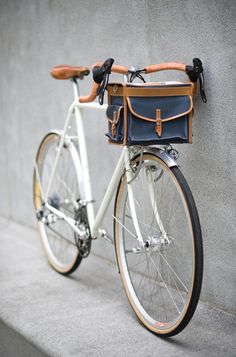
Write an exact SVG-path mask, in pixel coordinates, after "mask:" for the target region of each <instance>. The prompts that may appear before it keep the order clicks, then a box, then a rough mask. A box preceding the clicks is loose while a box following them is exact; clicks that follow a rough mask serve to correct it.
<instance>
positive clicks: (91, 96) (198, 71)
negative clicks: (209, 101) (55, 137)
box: [79, 58, 206, 104]
mask: <svg viewBox="0 0 236 357" xmlns="http://www.w3.org/2000/svg"><path fill="white" fill-rule="evenodd" d="M113 62H114V60H113V59H111V58H110V59H108V60H107V61H105V62H104V63H102V62H97V63H95V64H94V65H93V66H92V69H93V73H94V81H93V84H92V88H91V90H90V92H89V93H88V95H86V96H81V97H79V102H80V103H88V102H92V101H93V100H95V99H96V97H97V96H98V94H99V91H100V90H101V82H102V81H103V74H106V75H108V76H107V78H106V81H105V82H106V83H105V84H104V82H103V90H105V87H106V84H107V82H108V77H109V74H110V73H111V72H113V73H120V74H124V75H125V74H130V73H134V71H132V70H129V69H128V67H125V66H118V65H114V64H113ZM104 66H105V67H104ZM106 66H108V67H106ZM99 70H100V73H99V74H97V77H95V72H96V71H99ZM166 70H176V71H182V72H185V73H186V74H187V75H188V77H189V79H190V81H192V82H197V80H198V79H199V81H200V90H201V97H202V100H203V101H204V102H206V96H205V92H204V77H203V67H202V62H201V61H200V60H199V59H198V58H194V59H193V66H192V65H185V64H183V63H176V62H166V63H160V64H153V65H150V66H147V67H145V68H143V69H141V70H139V71H137V72H139V73H146V74H149V73H154V72H160V71H166ZM100 104H101V103H100Z"/></svg>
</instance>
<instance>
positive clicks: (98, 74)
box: [93, 58, 114, 105]
mask: <svg viewBox="0 0 236 357" xmlns="http://www.w3.org/2000/svg"><path fill="white" fill-rule="evenodd" d="M113 63H114V59H113V58H108V59H107V60H106V61H105V62H104V63H103V65H102V66H101V67H94V68H93V80H94V82H96V83H98V84H100V86H99V88H98V92H97V94H98V102H99V104H100V105H102V104H103V99H104V94H105V90H106V87H107V84H108V81H109V75H110V74H111V67H112V65H113Z"/></svg>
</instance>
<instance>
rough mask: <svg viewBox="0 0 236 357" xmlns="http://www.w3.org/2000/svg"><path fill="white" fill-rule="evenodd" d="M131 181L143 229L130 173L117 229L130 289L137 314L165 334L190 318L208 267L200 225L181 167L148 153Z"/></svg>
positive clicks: (120, 191)
mask: <svg viewBox="0 0 236 357" xmlns="http://www.w3.org/2000/svg"><path fill="white" fill-rule="evenodd" d="M140 160H141V159H140V156H138V157H136V158H135V159H134V160H133V162H132V165H131V166H132V168H133V171H136V172H137V169H138V170H139V169H140V172H139V174H138V176H137V177H136V178H135V179H134V180H133V181H132V183H130V184H131V185H132V188H133V193H134V203H135V209H136V215H137V220H138V225H139V229H140V232H141V235H142V239H143V241H144V244H143V245H141V244H139V242H138V240H137V234H136V230H135V226H134V223H133V218H132V213H131V209H130V204H129V198H128V193H127V182H126V177H125V175H124V176H123V177H122V179H121V181H120V185H119V188H118V191H117V196H116V202H115V213H114V216H115V219H114V235H115V245H116V254H117V261H118V266H119V270H120V276H121V279H122V283H123V286H124V288H125V292H126V294H127V297H128V299H129V302H130V304H131V306H132V308H133V309H134V311H135V313H136V315H137V316H138V318H139V319H140V320H141V321H142V323H143V324H144V325H145V326H146V327H147V328H148V329H149V330H151V331H152V332H154V333H156V334H158V335H161V336H173V335H176V334H177V333H179V332H180V331H181V330H182V329H183V328H184V327H185V326H186V325H187V324H188V322H189V321H190V319H191V317H192V315H193V313H194V311H195V309H196V306H197V303H198V299H199V295H200V291H201V283H202V272H203V249H202V236H201V227H200V223H199V218H198V213H197V209H196V206H195V203H194V200H193V196H192V194H191V191H190V189H189V187H188V185H187V182H186V180H185V179H184V177H183V175H182V174H181V172H180V170H179V168H178V167H172V168H169V167H168V166H167V165H166V164H165V163H164V162H163V161H162V160H161V159H160V158H159V157H157V156H155V155H153V154H147V153H146V154H144V155H143V158H142V164H141V166H139V165H140V162H139V161H140Z"/></svg>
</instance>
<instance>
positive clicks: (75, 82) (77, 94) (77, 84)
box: [71, 77, 79, 100]
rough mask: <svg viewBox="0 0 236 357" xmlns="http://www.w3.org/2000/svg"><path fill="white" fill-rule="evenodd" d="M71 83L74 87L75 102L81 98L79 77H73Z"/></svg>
mask: <svg viewBox="0 0 236 357" xmlns="http://www.w3.org/2000/svg"><path fill="white" fill-rule="evenodd" d="M71 81H72V85H73V93H74V100H77V99H78V97H79V83H78V82H77V77H72V78H71Z"/></svg>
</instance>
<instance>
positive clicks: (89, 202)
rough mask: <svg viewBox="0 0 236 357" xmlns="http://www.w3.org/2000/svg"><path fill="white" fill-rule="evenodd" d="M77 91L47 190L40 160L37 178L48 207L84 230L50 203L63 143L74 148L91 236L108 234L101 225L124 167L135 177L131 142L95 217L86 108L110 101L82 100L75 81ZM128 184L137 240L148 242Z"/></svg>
mask: <svg viewBox="0 0 236 357" xmlns="http://www.w3.org/2000/svg"><path fill="white" fill-rule="evenodd" d="M73 91H74V102H73V103H72V104H71V106H70V108H69V111H68V114H67V117H66V122H65V125H64V128H63V131H62V132H60V135H61V139H60V143H59V146H58V150H57V154H56V157H55V161H54V164H53V167H52V172H51V175H50V179H49V184H48V187H47V190H46V192H43V190H42V186H41V182H40V177H39V172H38V167H37V165H36V164H35V170H36V175H37V180H38V182H39V187H40V191H41V196H42V199H43V201H44V204H45V207H46V208H47V209H48V210H49V211H51V212H52V213H53V214H54V215H56V216H57V217H58V218H60V219H64V220H65V221H66V222H67V223H68V224H69V225H70V226H71V227H72V229H73V230H74V231H75V232H76V233H78V234H80V233H81V232H80V229H79V228H78V227H77V226H76V224H75V221H74V220H73V219H72V218H70V217H68V216H66V215H65V214H64V213H63V212H61V211H59V210H58V209H57V208H55V207H53V206H52V205H50V204H49V203H48V196H49V192H50V189H51V186H52V184H53V180H54V177H55V173H56V169H57V165H58V160H59V158H60V154H61V150H62V148H63V146H64V145H66V147H67V148H68V149H69V150H70V152H71V154H72V156H73V159H74V162H75V163H76V170H77V177H78V180H79V182H78V184H79V187H80V190H81V194H82V196H83V199H82V201H83V202H84V204H85V205H86V208H87V215H88V221H89V226H90V232H91V237H92V238H98V237H101V236H102V235H104V230H103V229H102V228H101V225H102V222H103V219H104V216H105V214H106V212H107V209H108V207H109V204H110V202H111V199H112V197H113V195H114V193H115V190H116V189H117V185H118V183H119V180H120V177H121V175H122V174H123V172H124V169H125V171H126V178H127V182H129V181H131V179H132V172H131V168H130V152H129V148H128V147H127V146H124V148H123V151H122V153H121V156H120V158H119V160H118V162H117V165H116V168H115V170H114V173H113V175H112V178H111V180H110V183H109V185H108V187H107V190H106V193H105V196H104V198H103V200H102V203H101V205H100V208H99V210H98V212H97V215H96V217H95V214H94V200H93V196H92V190H91V181H90V174H89V165H88V156H87V149H86V142H85V135H84V127H83V109H85V108H89V109H96V110H103V111H105V110H106V109H107V104H103V105H100V104H98V103H79V102H78V88H77V84H76V83H74V82H73ZM73 115H74V116H75V120H76V127H77V136H73V137H71V136H69V135H67V130H68V127H69V124H70V121H71V119H72V117H73ZM72 140H77V142H78V147H79V155H78V152H77V150H76V149H75V147H74V145H73V144H72ZM127 186H128V196H129V203H130V210H131V214H132V218H133V222H134V226H135V229H136V234H137V240H138V241H139V243H140V244H144V243H143V239H142V235H141V232H140V229H139V225H138V220H137V215H136V210H135V204H134V197H133V190H132V185H131V184H128V185H127ZM75 205H79V204H78V203H77V202H76V201H75ZM114 219H117V218H116V217H114Z"/></svg>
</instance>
